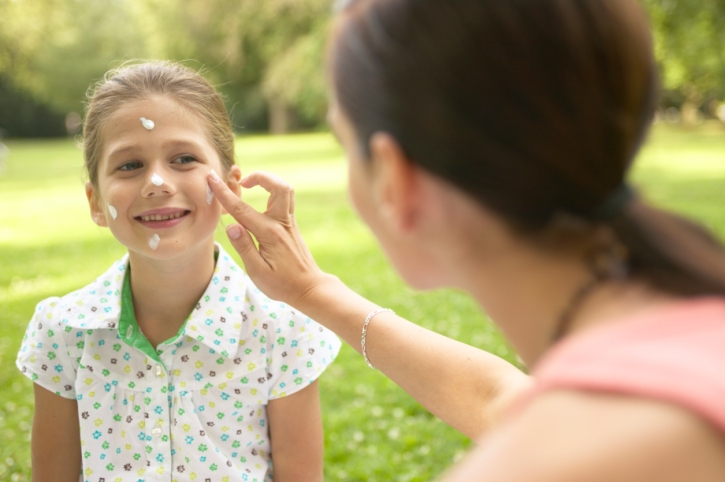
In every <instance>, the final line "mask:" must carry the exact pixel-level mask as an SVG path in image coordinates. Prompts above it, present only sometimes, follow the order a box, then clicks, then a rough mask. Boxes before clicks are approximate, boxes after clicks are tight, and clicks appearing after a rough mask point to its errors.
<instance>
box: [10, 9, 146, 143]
mask: <svg viewBox="0 0 725 482" xmlns="http://www.w3.org/2000/svg"><path fill="white" fill-rule="evenodd" d="M0 12H2V14H1V15H0V76H1V77H2V78H3V79H4V84H6V85H5V88H4V90H3V92H4V93H5V94H6V95H15V96H16V97H17V99H15V100H17V101H20V100H22V99H27V100H29V99H31V98H32V103H31V104H33V105H34V106H35V107H33V105H30V106H28V109H30V110H32V111H33V112H40V111H39V110H38V108H39V107H38V105H36V104H42V105H46V106H47V108H46V110H47V111H48V112H52V111H55V112H59V113H62V115H63V116H64V115H65V114H66V113H67V112H82V110H83V104H82V102H83V100H84V97H85V93H86V90H87V89H88V85H89V83H90V82H91V81H93V80H96V79H99V78H100V77H102V76H103V74H104V73H105V72H106V71H107V70H108V69H109V68H110V67H111V66H113V64H114V63H116V64H117V63H119V62H120V61H122V60H124V59H128V58H136V57H143V56H144V55H145V53H146V48H145V46H144V39H143V38H142V37H141V36H140V35H139V29H138V28H137V22H136V21H135V18H134V17H133V12H132V11H131V10H130V8H129V5H128V3H127V2H124V1H120V0H115V1H102V2H101V1H97V0H33V1H17V0H0ZM13 92H15V94H13ZM6 104H7V103H6ZM41 110H42V109H41ZM6 117H7V116H6ZM31 117H32V116H31ZM22 118H23V119H29V118H30V117H29V116H27V115H26V116H23V117H22ZM18 122H19V121H18ZM6 129H8V130H9V131H11V132H13V131H18V129H17V128H15V129H13V126H7V127H6ZM20 130H21V131H22V132H27V131H28V129H27V128H23V129H20ZM44 134H46V131H45V130H43V129H41V128H40V127H39V128H38V131H37V132H36V135H44Z"/></svg>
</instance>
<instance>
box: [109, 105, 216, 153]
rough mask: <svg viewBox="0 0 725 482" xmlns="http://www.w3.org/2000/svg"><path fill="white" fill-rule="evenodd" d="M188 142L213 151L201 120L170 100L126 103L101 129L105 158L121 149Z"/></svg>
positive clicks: (206, 130)
mask: <svg viewBox="0 0 725 482" xmlns="http://www.w3.org/2000/svg"><path fill="white" fill-rule="evenodd" d="M179 137H181V138H189V140H193V141H195V142H196V143H198V144H203V145H204V146H205V147H209V148H212V145H213V144H212V142H211V139H209V136H208V129H207V128H206V126H205V124H204V122H203V121H202V119H201V118H200V117H199V116H197V115H195V114H194V113H192V112H191V111H189V109H186V108H184V107H183V106H182V105H180V104H179V103H178V102H176V101H175V100H173V99H171V98H169V97H167V96H159V97H151V98H147V99H137V100H132V101H129V102H126V103H124V104H123V105H121V106H120V107H119V108H118V109H116V110H115V111H114V112H113V113H112V114H111V115H109V116H108V118H107V119H106V121H105V122H104V125H103V128H102V139H103V144H104V148H103V157H104V158H105V157H107V156H108V155H109V153H112V152H113V151H116V150H117V149H119V146H120V147H128V146H131V145H136V146H139V147H144V146H146V147H148V146H155V145H157V144H159V143H161V144H164V143H166V142H168V141H169V139H171V138H179Z"/></svg>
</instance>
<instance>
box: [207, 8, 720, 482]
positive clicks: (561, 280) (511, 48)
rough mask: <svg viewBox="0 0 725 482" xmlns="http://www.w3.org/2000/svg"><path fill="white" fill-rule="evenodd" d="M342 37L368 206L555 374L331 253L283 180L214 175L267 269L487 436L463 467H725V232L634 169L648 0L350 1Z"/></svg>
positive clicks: (402, 259) (344, 122)
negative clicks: (502, 353) (316, 254)
mask: <svg viewBox="0 0 725 482" xmlns="http://www.w3.org/2000/svg"><path fill="white" fill-rule="evenodd" d="M329 55H330V58H329V71H330V76H331V80H332V85H333V92H332V96H331V97H332V107H331V111H330V120H331V124H332V126H333V128H334V130H335V132H336V134H337V136H338V137H339V139H340V142H341V144H342V146H343V148H344V150H345V152H346V154H347V158H348V168H349V189H350V195H351V198H352V201H353V203H354V205H355V207H356V209H357V211H358V212H359V214H360V216H361V217H362V218H363V220H364V221H365V222H366V223H367V224H368V225H369V227H370V228H371V230H372V231H373V232H374V234H375V235H376V237H377V238H378V240H379V241H380V244H381V245H382V247H383V248H384V249H385V251H386V252H387V254H388V256H389V257H390V259H391V261H392V263H393V264H394V266H395V268H396V269H397V270H398V271H399V272H400V274H401V275H402V276H403V278H404V279H405V280H406V281H407V282H408V283H409V284H411V285H412V286H414V287H416V288H420V289H426V288H433V287H440V286H452V287H457V288H460V289H463V290H465V291H467V292H468V293H470V294H471V295H472V296H474V297H475V299H476V300H477V301H478V302H479V303H480V305H481V307H482V309H484V310H485V311H486V312H487V313H488V314H489V315H490V316H491V318H492V319H493V320H494V321H495V322H496V323H497V324H498V326H499V327H500V328H501V329H502V330H503V331H504V333H505V334H506V335H507V337H508V338H509V340H510V341H511V342H512V344H513V345H514V347H515V348H516V349H517V351H518V353H519V355H520V356H521V357H522V359H523V360H524V361H525V362H526V364H527V365H528V366H529V367H530V368H531V370H532V377H531V378H528V377H526V376H525V375H523V374H521V373H520V372H518V371H517V370H516V369H515V368H513V367H512V366H510V365H509V364H507V363H505V362H503V361H501V360H499V359H497V358H495V357H493V356H491V355H489V354H486V353H482V352H479V351H477V350H475V349H473V348H470V347H466V346H463V345H460V344H458V343H456V342H454V341H452V340H449V339H446V338H444V337H442V336H439V335H436V334H433V333H431V332H429V331H426V330H424V329H422V328H418V327H416V326H415V325H412V324H410V323H409V322H407V321H405V320H402V319H401V318H399V317H397V316H395V315H394V314H392V313H390V312H380V311H379V310H380V308H379V307H378V306H377V305H375V304H374V303H372V302H370V301H367V300H365V299H362V298H361V297H359V296H358V295H356V294H355V293H353V292H351V291H350V290H349V289H347V288H346V287H345V286H344V285H343V284H342V283H341V282H340V281H339V280H338V279H337V278H335V277H334V276H331V275H327V274H325V273H322V272H321V271H320V270H319V268H318V267H317V266H316V265H315V262H314V260H313V259H312V257H311V256H310V254H309V252H308V251H307V248H306V247H305V245H304V242H303V241H302V240H301V238H300V236H299V233H298V231H297V228H296V226H295V221H294V216H293V212H294V201H293V192H292V189H291V188H290V187H289V186H287V185H286V184H285V183H284V182H283V181H281V180H279V179H277V178H275V177H274V176H271V175H268V174H263V173H255V174H252V175H250V176H248V177H247V178H245V179H243V180H242V186H243V187H246V188H249V187H252V186H255V185H261V186H262V187H263V188H265V189H267V190H268V191H269V192H270V193H271V198H270V202H269V207H268V210H267V211H266V212H265V213H264V214H260V213H257V212H255V211H254V210H253V209H251V208H250V207H249V206H248V205H246V204H244V203H243V202H241V201H239V199H238V198H237V197H235V196H234V195H233V194H231V192H230V191H228V190H227V189H226V188H225V187H224V186H223V184H221V183H217V182H211V185H212V189H213V190H214V192H215V193H216V194H217V195H218V196H219V199H220V201H221V202H222V204H223V205H224V206H225V207H226V208H227V210H228V211H229V212H230V213H232V215H233V216H234V217H235V219H236V220H237V221H239V223H240V224H241V225H242V227H243V228H244V229H242V227H240V226H238V225H232V226H230V227H229V228H228V231H227V232H228V234H229V237H230V238H231V239H232V243H233V245H234V247H235V248H236V249H237V250H238V251H239V253H240V255H241V256H242V259H243V261H244V264H245V266H246V268H247V270H248V272H249V275H250V276H251V277H252V278H253V279H254V281H255V282H256V283H257V284H258V285H259V286H260V288H261V289H262V290H264V291H266V292H267V293H268V294H269V295H270V296H271V297H273V298H275V297H276V298H279V299H281V300H283V301H286V302H287V303H289V304H290V305H292V306H294V307H296V308H298V309H299V310H301V311H302V312H304V313H306V314H307V315H309V316H311V317H312V318H314V319H316V320H318V321H319V322H320V323H322V324H324V325H326V326H327V327H329V328H331V329H332V330H333V331H335V332H337V333H338V334H339V335H340V336H341V337H342V338H344V339H345V340H346V341H347V342H348V343H350V344H351V345H352V346H353V347H355V348H356V349H358V350H359V351H361V353H362V354H363V355H364V356H365V359H366V361H368V362H369V363H371V364H373V365H374V366H376V367H377V368H379V369H380V370H381V371H382V372H383V373H385V374H386V375H387V376H389V377H390V378H391V379H393V380H394V381H395V382H396V383H398V384H400V385H401V386H402V387H403V388H405V389H406V390H407V391H408V392H409V393H410V394H411V395H412V396H413V397H415V398H416V399H417V400H418V401H420V402H421V403H422V404H423V405H424V406H426V407H427V408H428V409H429V410H431V411H432V412H433V413H434V414H436V415H437V416H439V417H440V418H442V419H443V420H445V421H447V422H448V423H449V424H451V425H452V426H454V427H456V428H457V429H459V430H461V431H462V432H464V433H466V434H467V435H469V436H471V437H475V438H476V439H477V440H478V441H479V442H480V445H479V446H478V447H477V448H476V449H475V450H473V451H472V452H471V454H470V455H469V457H467V458H466V459H465V460H464V461H463V462H462V463H461V464H460V465H459V466H457V467H455V468H454V469H453V470H452V471H451V472H450V473H449V474H448V475H447V478H446V480H451V481H454V480H455V481H458V480H461V481H464V480H465V481H469V480H471V481H473V480H476V481H477V480H486V481H499V480H506V481H519V480H521V481H549V480H551V481H568V480H572V481H573V480H576V481H580V480H587V481H589V480H602V481H614V480H616V481H629V480H632V481H635V480H636V481H642V480H658V481H668V480H687V481H695V480H697V481H700V480H702V481H705V480H725V437H724V435H725V404H723V402H722V400H723V399H725V381H724V380H723V377H721V376H719V373H722V370H723V368H724V367H725V350H722V346H723V345H724V344H725V298H724V297H725V251H724V250H723V248H722V246H721V245H719V244H718V242H717V241H716V240H714V238H713V237H712V236H710V235H709V234H708V233H706V232H705V231H704V230H703V229H701V228H699V227H697V226H695V225H694V224H693V223H691V222H689V221H687V220H685V219H682V218H679V217H677V216H674V215H672V214H669V213H666V212H663V211H661V210H658V209H655V208H653V207H651V206H649V205H647V203H645V202H644V201H643V200H641V199H640V198H639V197H637V196H636V195H635V194H634V193H633V192H632V190H631V189H630V188H629V187H628V185H627V183H626V173H627V170H628V168H629V166H630V163H631V161H632V159H633V158H634V157H635V155H636V153H637V150H638V148H639V146H640V144H641V142H642V140H643V138H644V136H645V134H646V131H647V127H648V125H649V122H650V119H651V117H652V112H653V108H654V104H655V97H656V95H655V91H656V85H657V82H656V72H655V66H654V61H653V58H652V48H651V41H650V36H649V34H648V30H647V26H646V20H645V17H644V15H643V13H642V11H641V9H640V8H639V7H638V5H637V4H636V2H635V1H634V0H537V1H515V0H513V1H512V0H452V1H447V2H441V1H439V0H360V1H356V2H348V4H347V5H346V6H345V7H344V8H343V9H342V11H341V13H340V14H339V16H338V19H337V22H336V25H335V29H334V31H333V33H332V38H331V45H330V53H329ZM212 181H213V180H212ZM249 233H252V234H253V235H254V236H255V237H256V239H257V240H258V241H259V249H258V250H257V249H256V248H255V246H254V244H253V242H252V239H251V237H250V235H249ZM472 379H475V380H474V381H472ZM451 394H453V395H451Z"/></svg>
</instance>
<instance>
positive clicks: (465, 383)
mask: <svg viewBox="0 0 725 482" xmlns="http://www.w3.org/2000/svg"><path fill="white" fill-rule="evenodd" d="M209 179H210V181H211V182H210V183H209V184H210V186H211V188H212V190H213V191H214V194H215V195H216V196H217V199H219V201H220V202H221V204H222V205H223V206H224V208H225V209H226V210H227V211H228V212H229V213H230V214H231V215H232V216H233V217H234V218H235V219H236V220H237V221H238V222H239V223H240V224H241V225H242V226H244V228H246V229H239V226H237V225H232V226H229V228H228V229H227V232H228V233H229V235H230V240H231V242H232V245H233V246H234V248H235V249H236V250H237V252H239V254H240V256H241V257H242V261H243V262H244V265H245V268H246V270H247V273H248V274H249V276H250V277H251V278H252V280H253V281H254V282H255V284H256V285H257V286H258V287H259V288H260V289H261V290H262V291H263V292H264V293H265V294H267V295H268V296H270V297H271V298H274V299H278V300H281V301H284V302H286V303H287V304H289V305H290V306H293V307H295V308H296V309H298V310H300V311H301V312H303V313H305V314H306V315H307V316H309V317H311V318H312V319H314V320H316V321H317V322H319V323H321V324H322V325H324V326H326V327H327V328H329V329H331V330H332V331H334V332H335V333H337V335H338V336H340V337H341V338H342V339H344V340H345V341H346V342H347V343H348V344H350V346H352V347H353V348H355V349H356V350H357V351H358V352H360V351H361V346H360V336H361V331H362V325H363V322H364V320H365V317H366V316H367V314H368V313H370V312H371V311H372V310H374V309H377V308H379V307H378V305H376V304H375V303H373V302H371V301H369V300H367V299H365V298H363V297H362V296H360V295H358V294H357V293H355V292H353V291H352V290H351V289H349V288H348V287H347V286H345V285H344V284H343V283H342V282H341V281H340V280H339V279H337V278H336V277H335V276H332V275H329V274H326V273H323V272H322V271H321V270H320V269H319V267H318V266H317V264H316V263H315V261H314V259H313V257H312V255H311V254H310V252H309V250H308V248H307V246H306V245H305V243H304V241H303V240H302V237H301V235H300V233H299V230H298V229H297V225H296V223H295V220H294V191H293V190H292V188H291V187H290V186H289V185H288V184H286V183H285V182H284V181H282V180H280V179H279V178H277V177H275V176H273V175H271V174H268V173H260V172H257V173H253V174H251V175H249V176H247V177H245V178H244V179H242V181H241V182H242V186H243V187H245V188H250V187H253V186H256V185H259V186H261V187H263V188H264V189H266V190H267V191H268V192H269V193H270V198H269V201H268V204H267V210H266V211H265V213H263V214H262V213H258V212H257V211H255V210H254V209H253V208H252V207H251V206H249V205H248V204H246V203H244V202H242V201H241V200H240V199H239V198H238V197H237V196H236V195H235V194H234V193H233V192H232V191H231V190H229V189H228V188H227V187H226V185H224V183H220V182H217V181H214V179H213V176H210V178H209ZM235 230H238V231H235ZM235 232H236V233H237V234H238V236H236V237H235V236H234V235H235ZM249 233H252V235H254V237H255V238H256V240H257V242H258V243H259V248H257V247H256V246H255V244H254V242H253V240H252V237H251V236H250V234H249ZM366 343H367V350H366V352H367V355H368V357H369V358H370V360H371V361H372V363H373V364H374V365H375V366H376V367H377V368H378V369H379V370H380V371H381V372H383V373H384V374H385V375H386V376H388V377H389V378H391V379H392V380H393V381H394V382H395V383H397V384H398V385H400V386H401V387H402V388H403V389H404V390H406V391H407V392H408V393H409V394H410V395H411V396H412V397H413V398H415V399H416V400H418V402H420V403H421V405H423V406H424V407H426V408H427V409H428V410H429V411H430V412H431V413H433V414H434V415H436V416H437V417H439V418H440V419H442V420H444V421H445V422H447V423H448V424H450V425H451V426H452V427H454V428H456V429H457V430H459V431H461V432H462V433H464V434H466V435H468V436H469V437H477V436H478V435H480V434H481V433H482V432H483V431H485V430H486V429H487V428H488V427H489V426H490V425H491V423H492V422H493V421H496V420H497V419H499V418H500V416H501V414H502V413H503V412H504V411H505V410H506V408H507V407H508V406H509V404H510V402H511V400H512V399H514V398H515V397H516V396H517V395H518V394H519V393H521V392H522V391H523V390H525V389H526V388H527V387H528V386H529V383H530V382H529V378H528V377H527V376H526V375H524V374H523V373H522V372H521V371H520V370H518V369H517V368H516V367H514V366H513V365H511V364H510V363H508V362H506V361H505V360H502V359H501V358H499V357H496V356H494V355H491V354H490V353H487V352H484V351H481V350H478V349H476V348H473V347H471V346H468V345H465V344H463V343H460V342H457V341H455V340H452V339H450V338H447V337H444V336H442V335H440V334H437V333H435V332H432V331H430V330H426V329H424V328H422V327H420V326H418V325H415V324H414V323H411V322H409V321H407V320H405V319H403V318H401V317H399V316H396V315H393V314H392V313H380V314H378V315H377V316H375V318H373V320H372V321H371V322H370V325H369V326H368V330H367V342H366Z"/></svg>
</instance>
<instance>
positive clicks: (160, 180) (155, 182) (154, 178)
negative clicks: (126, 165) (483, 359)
mask: <svg viewBox="0 0 725 482" xmlns="http://www.w3.org/2000/svg"><path fill="white" fill-rule="evenodd" d="M163 183H164V178H163V177H161V176H159V175H158V174H156V173H154V175H153V176H151V184H153V185H154V186H161V185H162V184H163Z"/></svg>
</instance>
